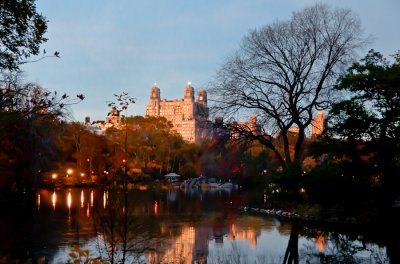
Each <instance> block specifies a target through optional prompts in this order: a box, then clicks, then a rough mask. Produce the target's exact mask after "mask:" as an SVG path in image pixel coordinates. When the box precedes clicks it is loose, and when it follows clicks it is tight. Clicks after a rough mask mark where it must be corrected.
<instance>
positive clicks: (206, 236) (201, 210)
mask: <svg viewBox="0 0 400 264" xmlns="http://www.w3.org/2000/svg"><path fill="white" fill-rule="evenodd" d="M54 193H56V198H57V199H56V202H55V203H54V204H53V201H52V197H53V195H54ZM68 193H70V194H71V200H72V202H71V201H70V203H71V204H70V206H68ZM91 193H93V205H91V204H90V203H91V201H90V197H91ZM105 194H106V191H105V190H104V189H101V188H100V189H99V188H97V189H80V188H79V189H76V188H75V189H65V190H59V191H57V192H53V191H51V190H41V191H39V192H38V193H36V194H35V195H33V196H30V195H27V197H25V198H24V199H4V198H3V199H2V200H1V201H0V205H1V207H0V208H1V209H0V210H1V213H0V234H1V236H2V239H1V240H0V263H37V262H38V261H39V260H45V263H46V261H47V263H66V261H68V259H69V257H68V253H69V251H70V250H71V249H72V248H73V245H75V244H77V243H78V244H80V245H81V247H83V248H90V250H91V251H92V252H91V253H92V254H93V256H95V255H96V252H95V250H94V247H92V246H90V243H92V244H93V241H94V239H95V238H96V235H95V232H94V230H93V213H94V212H95V209H94V208H96V207H98V209H101V210H105V209H107V206H108V205H106V206H105V207H104V206H103V205H104V200H103V198H104V197H105ZM38 195H39V196H40V202H39V203H38V197H39V196H38ZM254 196H255V194H254V193H247V192H245V191H238V192H232V193H225V192H193V193H183V192H181V191H175V190H174V191H169V190H168V191H167V190H162V191H161V190H159V191H155V190H131V191H130V193H129V197H130V200H129V201H130V203H131V204H130V205H129V206H130V207H131V209H132V212H134V213H135V214H136V215H139V216H140V217H138V220H143V221H145V222H146V223H147V225H146V226H145V228H146V231H148V233H147V234H148V235H149V237H148V241H149V243H150V242H151V243H153V242H154V243H159V242H160V241H168V242H165V243H164V244H168V243H170V244H171V243H172V244H173V243H174V242H171V241H175V240H176V239H178V240H179V239H182V234H184V233H185V232H186V233H188V234H189V235H188V236H195V240H196V241H192V242H190V243H192V244H190V243H189V242H188V243H189V244H190V247H193V248H195V249H196V250H193V251H196V252H200V253H199V254H197V253H196V254H195V253H193V254H192V255H193V256H192V258H193V259H196V258H197V259H198V260H199V259H203V260H204V259H206V260H208V262H207V263H231V262H232V261H235V262H237V263H248V261H250V260H252V261H254V262H252V263H282V260H283V258H284V256H285V253H286V252H287V250H288V244H290V243H289V242H290V241H291V238H293V237H294V238H296V237H297V238H296V239H297V240H296V241H297V247H298V249H297V251H298V254H299V263H400V255H399V253H400V239H399V238H400V236H399V235H400V232H399V227H398V225H399V224H398V223H399V221H398V219H400V218H399V210H392V211H391V213H390V215H386V216H382V218H381V219H378V220H377V221H376V222H374V223H368V224H362V225H361V224H349V223H327V222H316V221H301V220H296V221H293V220H291V219H287V218H282V217H271V216H263V215H260V214H253V213H242V212H241V211H240V210H239V208H240V207H242V206H243V205H246V204H247V203H248V202H249V201H250V200H252V199H254ZM82 197H83V202H82ZM261 199H262V194H260V200H261ZM156 205H157V206H156ZM103 207H104V208H103ZM156 208H157V209H156ZM88 214H89V216H88ZM294 229H296V230H294ZM165 230H167V231H165ZM235 233H237V235H236V237H235V235H234V234H235ZM239 234H240V235H239ZM278 240H279V241H281V242H282V243H281V245H280V246H277V247H276V248H274V250H270V248H271V247H273V246H271V245H273V244H274V241H278ZM254 241H256V242H255V247H254V248H252V243H254ZM318 243H319V244H318ZM248 244H250V247H249V245H248ZM316 245H317V246H316ZM234 246H235V247H236V248H233V247H234ZM319 246H322V247H324V248H325V249H324V251H323V252H320V251H319V250H318V247H319ZM169 247H172V246H166V247H164V248H163V249H160V251H159V252H158V251H154V252H153V251H152V252H153V253H154V254H155V255H157V254H158V255H162V254H164V255H168V248H169ZM316 248H317V250H316ZM262 251H265V252H267V253H268V254H267V255H262V254H261V255H260V254H259V252H262ZM232 252H239V253H240V254H236V255H234V254H232ZM274 252H275V253H274ZM357 254H361V257H360V256H358V255H357ZM147 255H149V254H147ZM158 255H157V256H158ZM201 256H202V257H201ZM254 256H256V257H254ZM365 256H367V257H365ZM158 257H159V256H158ZM148 258H149V257H148ZM148 258H147V261H148ZM159 258H160V257H159ZM233 258H235V259H233ZM257 261H258V262H257ZM148 262H149V261H148ZM127 263H129V262H127ZM156 263H159V262H156ZM199 263H201V262H199Z"/></svg>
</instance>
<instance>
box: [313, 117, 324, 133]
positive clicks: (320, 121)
mask: <svg viewBox="0 0 400 264" xmlns="http://www.w3.org/2000/svg"><path fill="white" fill-rule="evenodd" d="M324 121H325V112H324V111H318V114H317V116H316V117H315V118H314V120H313V121H312V123H311V125H312V133H311V134H312V135H313V136H317V135H321V133H322V131H323V130H324Z"/></svg>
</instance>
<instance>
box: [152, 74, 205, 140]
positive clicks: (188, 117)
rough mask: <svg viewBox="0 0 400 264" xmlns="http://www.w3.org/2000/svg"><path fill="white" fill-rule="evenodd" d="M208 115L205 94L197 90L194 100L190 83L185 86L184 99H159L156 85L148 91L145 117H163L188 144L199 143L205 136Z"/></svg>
mask: <svg viewBox="0 0 400 264" xmlns="http://www.w3.org/2000/svg"><path fill="white" fill-rule="evenodd" d="M208 115H209V109H208V106H207V92H206V91H205V90H203V89H199V90H198V92H197V98H196V100H195V92H194V88H193V86H192V85H191V83H190V82H188V83H187V85H186V86H185V88H184V97H183V98H181V99H174V100H166V99H161V96H160V88H159V87H158V86H157V84H156V83H155V84H154V85H153V87H151V89H150V102H149V104H147V106H146V116H159V117H165V118H166V119H167V120H168V121H170V122H171V123H172V125H173V129H175V130H176V131H177V132H178V133H179V134H181V135H182V138H183V139H184V140H186V141H188V142H192V143H195V142H199V141H200V140H201V139H202V138H205V137H206V136H207V133H208V129H207V122H208Z"/></svg>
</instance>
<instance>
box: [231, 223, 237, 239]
mask: <svg viewBox="0 0 400 264" xmlns="http://www.w3.org/2000/svg"><path fill="white" fill-rule="evenodd" d="M232 237H233V239H235V238H236V229H235V224H232Z"/></svg>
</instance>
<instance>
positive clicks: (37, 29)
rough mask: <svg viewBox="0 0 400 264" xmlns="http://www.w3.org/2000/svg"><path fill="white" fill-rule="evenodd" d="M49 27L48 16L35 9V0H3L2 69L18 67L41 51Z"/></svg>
mask: <svg viewBox="0 0 400 264" xmlns="http://www.w3.org/2000/svg"><path fill="white" fill-rule="evenodd" d="M46 30H47V21H46V18H45V17H44V16H43V15H41V14H39V13H38V12H37V11H36V4H35V0H2V1H0V72H3V71H4V70H16V69H18V67H19V65H20V64H21V63H23V62H24V61H25V60H26V59H27V58H29V57H30V56H32V55H38V54H39V53H40V45H41V44H42V43H43V42H45V41H46V40H47V39H46V38H45V37H44V34H45V33H46Z"/></svg>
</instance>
